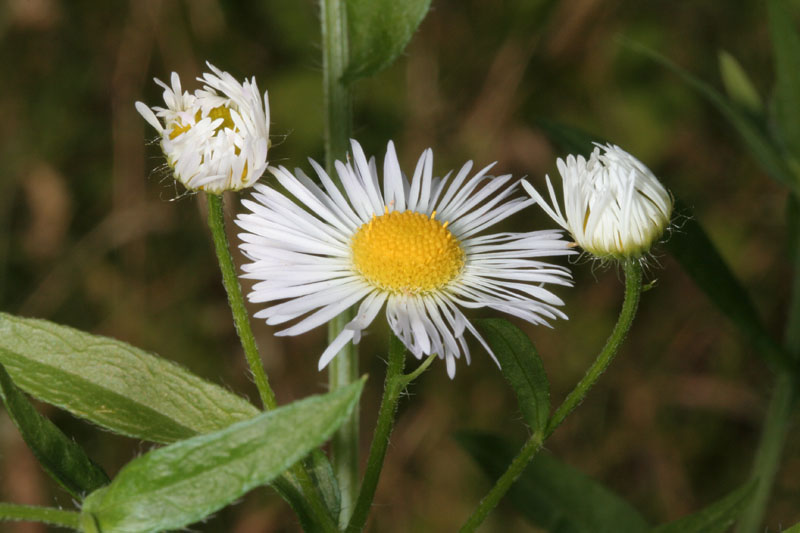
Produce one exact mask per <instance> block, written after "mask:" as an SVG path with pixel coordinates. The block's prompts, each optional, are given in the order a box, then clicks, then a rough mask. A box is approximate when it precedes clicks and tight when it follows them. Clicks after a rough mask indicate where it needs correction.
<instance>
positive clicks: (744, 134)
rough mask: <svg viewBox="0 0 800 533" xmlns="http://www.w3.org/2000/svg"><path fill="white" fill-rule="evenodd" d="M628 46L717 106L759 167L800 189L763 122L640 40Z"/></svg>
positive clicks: (776, 178) (785, 183) (628, 43)
mask: <svg viewBox="0 0 800 533" xmlns="http://www.w3.org/2000/svg"><path fill="white" fill-rule="evenodd" d="M623 42H624V44H625V45H626V46H627V47H628V48H630V49H631V50H633V51H635V52H638V53H640V54H642V55H644V56H646V57H649V58H650V59H652V60H653V61H655V62H657V63H659V64H661V65H663V66H664V67H666V68H668V69H669V70H671V71H672V72H674V73H675V74H677V75H678V76H679V77H680V78H681V79H682V80H683V81H684V82H685V83H686V84H687V85H688V86H689V87H691V88H692V89H694V90H695V91H697V92H698V93H699V94H700V95H702V96H703V97H704V98H705V99H706V100H707V101H708V102H709V103H711V105H713V106H714V107H716V108H717V110H718V111H719V112H720V113H722V115H723V116H724V117H725V118H726V119H727V120H728V122H730V124H731V125H732V126H733V127H734V129H735V130H736V131H737V132H738V133H739V135H740V136H741V138H742V140H743V141H744V143H745V146H747V148H748V149H749V150H750V152H751V153H752V154H753V157H755V159H756V161H758V162H759V163H760V164H761V166H762V168H763V169H764V170H765V171H766V172H767V174H769V175H770V176H771V177H772V178H773V179H775V180H777V181H779V182H781V183H783V184H784V185H787V186H788V187H790V188H791V189H792V191H793V192H795V193H797V192H798V191H800V188H798V184H797V181H796V180H795V178H794V175H793V174H792V171H791V170H790V169H789V167H788V166H787V165H786V162H785V161H784V159H783V156H782V155H781V153H780V151H779V150H777V149H776V147H775V146H774V145H773V144H772V142H771V140H770V139H769V137H768V136H767V135H766V133H765V129H764V127H763V124H758V123H757V122H756V121H755V120H754V119H753V118H752V117H750V116H748V115H747V114H746V113H744V112H743V111H741V110H739V109H737V108H736V107H734V106H733V105H731V103H730V102H729V101H728V100H727V99H726V98H725V97H724V96H723V95H721V94H720V93H719V92H717V91H716V90H715V89H714V88H712V87H711V86H710V85H708V84H707V83H705V82H704V81H702V80H700V79H698V78H696V77H695V76H693V75H691V74H690V73H688V72H686V71H685V70H684V69H682V68H680V67H679V66H678V65H676V64H675V63H673V62H672V61H670V60H669V59H667V58H666V57H664V56H662V55H661V54H659V53H658V52H655V51H654V50H651V49H649V48H647V47H645V46H642V45H641V44H638V43H634V42H632V41H623Z"/></svg>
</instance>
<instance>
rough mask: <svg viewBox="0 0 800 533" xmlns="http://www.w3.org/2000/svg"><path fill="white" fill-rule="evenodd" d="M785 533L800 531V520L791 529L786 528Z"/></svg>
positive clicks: (798, 532)
mask: <svg viewBox="0 0 800 533" xmlns="http://www.w3.org/2000/svg"><path fill="white" fill-rule="evenodd" d="M783 533H800V522H798V523H797V524H795V525H793V526H792V527H790V528H789V529H784V530H783Z"/></svg>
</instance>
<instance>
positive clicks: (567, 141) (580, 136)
mask: <svg viewBox="0 0 800 533" xmlns="http://www.w3.org/2000/svg"><path fill="white" fill-rule="evenodd" d="M535 123H536V125H537V126H539V127H540V128H541V129H542V130H543V131H544V133H545V135H547V138H548V139H550V141H551V142H552V143H553V144H555V145H556V146H557V147H559V148H560V149H561V150H563V151H564V152H567V153H569V154H574V155H582V156H584V157H589V154H591V153H592V150H594V148H595V146H594V143H598V144H604V143H605V142H606V141H604V140H603V139H601V138H600V137H596V136H594V135H592V134H591V133H587V132H585V131H583V130H581V129H579V128H576V127H574V126H570V125H569V124H564V123H563V122H558V121H555V120H550V119H546V118H537V119H536V121H535Z"/></svg>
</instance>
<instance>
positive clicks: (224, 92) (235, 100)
mask: <svg viewBox="0 0 800 533" xmlns="http://www.w3.org/2000/svg"><path fill="white" fill-rule="evenodd" d="M208 67H209V68H210V69H211V71H212V72H213V74H211V73H205V74H203V77H202V78H197V79H198V81H201V82H204V83H205V85H204V86H203V88H202V89H198V90H196V91H195V92H194V94H190V93H189V92H188V91H183V92H182V89H181V80H180V78H179V77H178V74H176V73H175V72H173V73H172V78H171V82H172V87H169V86H167V85H166V84H165V83H163V82H162V81H161V80H158V79H156V80H155V81H156V83H158V84H159V85H160V86H162V87H163V88H164V103H165V104H166V107H153V108H152V109H150V108H149V107H147V106H146V105H145V104H143V103H142V102H136V110H137V111H139V113H140V114H141V115H142V117H144V119H145V120H147V122H149V123H150V124H151V125H152V126H153V127H154V128H155V129H156V130H158V132H159V134H160V135H161V149H162V150H163V151H164V155H165V156H166V157H167V164H168V165H169V166H170V168H172V171H173V172H174V174H175V179H177V180H178V181H180V182H181V183H183V185H184V186H186V188H187V189H192V190H203V191H206V192H210V193H214V194H221V193H222V192H223V191H228V190H233V191H238V190H239V189H243V188H245V187H250V186H251V185H253V184H254V183H255V182H256V181H258V178H260V177H261V175H262V174H263V173H264V171H265V170H266V169H267V149H268V148H269V101H268V99H267V93H266V92H265V93H264V97H263V105H262V99H261V95H260V94H259V92H258V86H257V85H256V81H255V78H253V79H252V80H250V81H247V80H245V81H244V82H243V83H239V82H237V81H236V80H235V79H234V78H233V76H231V75H230V74H228V73H227V72H223V71H221V70H219V69H218V68H216V67H214V66H213V65H211V64H210V63H208Z"/></svg>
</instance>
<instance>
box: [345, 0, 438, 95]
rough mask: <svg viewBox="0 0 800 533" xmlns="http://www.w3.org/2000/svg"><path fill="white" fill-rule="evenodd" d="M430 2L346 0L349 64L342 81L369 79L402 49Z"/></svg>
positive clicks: (429, 0) (387, 64)
mask: <svg viewBox="0 0 800 533" xmlns="http://www.w3.org/2000/svg"><path fill="white" fill-rule="evenodd" d="M430 5H431V0H403V1H397V0H347V33H348V36H349V46H350V50H349V51H350V63H349V65H348V67H347V70H346V71H345V73H344V81H345V82H346V83H351V82H353V81H355V80H357V79H359V78H365V77H367V76H371V75H373V74H375V73H377V72H379V71H381V70H383V69H385V68H386V67H388V66H389V65H391V64H392V63H393V62H394V60H395V59H397V56H399V55H400V54H401V53H402V51H403V50H404V49H405V47H406V45H407V44H408V41H410V40H411V36H412V35H414V32H415V31H417V27H419V25H420V23H421V22H422V19H424V18H425V14H426V13H427V12H428V8H429V7H430Z"/></svg>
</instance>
